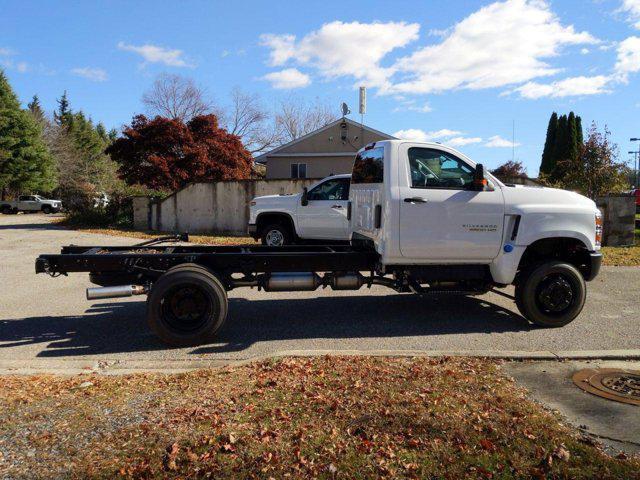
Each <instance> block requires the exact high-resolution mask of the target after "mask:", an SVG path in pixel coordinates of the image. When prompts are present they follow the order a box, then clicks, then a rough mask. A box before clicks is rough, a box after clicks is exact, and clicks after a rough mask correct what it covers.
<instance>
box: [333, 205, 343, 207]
mask: <svg viewBox="0 0 640 480" xmlns="http://www.w3.org/2000/svg"><path fill="white" fill-rule="evenodd" d="M331 208H342V205H332V206H331Z"/></svg>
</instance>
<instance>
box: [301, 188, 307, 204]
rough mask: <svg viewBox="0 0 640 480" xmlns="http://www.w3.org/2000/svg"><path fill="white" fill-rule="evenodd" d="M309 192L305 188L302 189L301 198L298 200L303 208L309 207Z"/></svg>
mask: <svg viewBox="0 0 640 480" xmlns="http://www.w3.org/2000/svg"><path fill="white" fill-rule="evenodd" d="M308 196H309V190H307V187H304V188H303V189H302V198H301V199H300V205H302V206H303V207H306V206H307V205H309V198H308Z"/></svg>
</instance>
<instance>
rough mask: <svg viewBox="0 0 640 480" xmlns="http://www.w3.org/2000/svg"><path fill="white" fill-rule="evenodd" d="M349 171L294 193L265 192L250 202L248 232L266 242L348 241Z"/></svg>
mask: <svg viewBox="0 0 640 480" xmlns="http://www.w3.org/2000/svg"><path fill="white" fill-rule="evenodd" d="M350 179H351V175H350V174H344V175H331V176H329V177H326V178H323V179H322V180H320V181H319V182H318V183H316V184H314V185H312V186H311V187H309V188H308V189H307V188H305V189H304V190H303V191H302V192H300V193H297V194H293V195H266V196H262V197H256V198H254V199H253V200H252V201H251V203H250V213H249V234H250V235H251V236H253V237H254V238H255V239H256V240H257V239H260V240H261V241H262V244H263V245H268V246H283V245H288V244H291V243H294V242H296V241H299V240H315V241H325V242H336V241H337V242H346V241H348V240H349V238H350V237H351V231H350V229H349V221H348V220H347V205H348V200H349V188H350Z"/></svg>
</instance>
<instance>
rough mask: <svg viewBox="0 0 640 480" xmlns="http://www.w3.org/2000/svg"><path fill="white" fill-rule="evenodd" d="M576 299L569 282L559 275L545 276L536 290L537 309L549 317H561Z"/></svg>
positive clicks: (573, 288)
mask: <svg viewBox="0 0 640 480" xmlns="http://www.w3.org/2000/svg"><path fill="white" fill-rule="evenodd" d="M576 297H577V295H576V291H575V287H574V285H573V283H572V282H571V280H570V279H569V278H568V277H566V276H564V275H561V274H559V273H552V274H549V275H547V276H545V277H544V278H543V279H542V280H541V281H540V283H539V284H538V286H537V288H536V303H537V304H538V308H540V310H542V311H543V312H544V313H546V314H547V315H551V316H560V315H563V314H564V313H565V312H566V311H567V310H569V309H570V308H571V307H572V306H573V305H574V303H575V301H576Z"/></svg>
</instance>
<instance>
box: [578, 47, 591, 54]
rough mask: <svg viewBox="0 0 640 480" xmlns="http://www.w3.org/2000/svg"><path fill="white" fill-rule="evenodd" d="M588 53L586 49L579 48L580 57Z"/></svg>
mask: <svg viewBox="0 0 640 480" xmlns="http://www.w3.org/2000/svg"><path fill="white" fill-rule="evenodd" d="M590 51H591V50H589V49H588V48H581V49H580V54H581V55H588V54H589V52H590Z"/></svg>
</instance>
